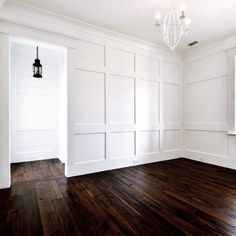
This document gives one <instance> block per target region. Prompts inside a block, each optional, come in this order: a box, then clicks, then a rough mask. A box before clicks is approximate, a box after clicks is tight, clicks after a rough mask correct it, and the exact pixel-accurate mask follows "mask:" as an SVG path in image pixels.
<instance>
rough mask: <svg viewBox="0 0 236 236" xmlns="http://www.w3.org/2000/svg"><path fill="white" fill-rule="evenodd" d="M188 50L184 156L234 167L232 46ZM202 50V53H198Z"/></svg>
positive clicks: (186, 58)
mask: <svg viewBox="0 0 236 236" xmlns="http://www.w3.org/2000/svg"><path fill="white" fill-rule="evenodd" d="M218 48H219V49H218V50H217V48H214V50H213V49H208V50H207V48H206V50H205V52H203V51H201V50H199V54H198V53H197V52H196V50H195V51H193V54H191V53H189V52H187V53H186V56H185V62H184V126H185V133H184V134H185V135H184V140H185V157H186V158H190V159H193V160H198V161H203V162H207V163H211V164H216V165H221V166H225V167H229V168H235V169H236V155H235V153H236V142H235V138H234V136H229V135H228V134H227V132H228V131H229V130H230V129H232V127H233V123H234V122H233V116H234V115H233V110H234V109H233V110H232V107H233V106H234V104H235V102H234V100H235V98H234V94H235V92H234V89H235V87H234V86H233V85H234V80H235V78H234V71H233V70H234V67H232V66H230V63H232V56H233V54H232V52H231V50H232V49H229V50H226V49H224V50H221V49H220V47H219V46H218ZM200 52H201V53H200Z"/></svg>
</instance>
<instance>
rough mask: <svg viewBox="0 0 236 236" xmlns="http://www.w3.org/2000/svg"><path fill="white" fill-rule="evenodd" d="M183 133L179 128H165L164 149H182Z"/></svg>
mask: <svg viewBox="0 0 236 236" xmlns="http://www.w3.org/2000/svg"><path fill="white" fill-rule="evenodd" d="M180 143H181V135H180V131H179V130H165V131H164V133H163V150H164V151H176V150H180V149H181V147H180Z"/></svg>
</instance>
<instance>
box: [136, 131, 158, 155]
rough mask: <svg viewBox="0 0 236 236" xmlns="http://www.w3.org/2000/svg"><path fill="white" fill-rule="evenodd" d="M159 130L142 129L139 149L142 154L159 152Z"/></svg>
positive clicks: (139, 137) (139, 135) (139, 134)
mask: <svg viewBox="0 0 236 236" xmlns="http://www.w3.org/2000/svg"><path fill="white" fill-rule="evenodd" d="M159 144H160V134H159V131H141V132H139V133H138V150H139V153H140V154H148V153H155V152H159V150H160V145H159Z"/></svg>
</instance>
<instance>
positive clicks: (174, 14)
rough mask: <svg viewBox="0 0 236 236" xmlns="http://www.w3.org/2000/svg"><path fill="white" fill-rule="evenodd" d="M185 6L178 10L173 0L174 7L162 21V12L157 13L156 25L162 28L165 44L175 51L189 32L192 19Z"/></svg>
mask: <svg viewBox="0 0 236 236" xmlns="http://www.w3.org/2000/svg"><path fill="white" fill-rule="evenodd" d="M185 11H186V9H185V6H184V5H182V7H181V9H180V10H177V9H176V8H175V6H174V0H172V9H171V10H170V12H169V13H168V14H167V15H166V16H165V17H164V20H163V21H162V22H161V14H160V13H159V12H158V13H156V17H155V18H156V24H155V25H156V26H157V27H159V28H160V29H161V32H162V35H163V39H164V42H165V44H166V45H167V46H168V47H169V48H170V50H171V51H174V50H175V48H176V47H177V46H178V44H179V43H180V41H181V39H182V37H183V36H184V35H186V34H187V33H188V32H189V29H190V19H189V18H188V17H186V14H185Z"/></svg>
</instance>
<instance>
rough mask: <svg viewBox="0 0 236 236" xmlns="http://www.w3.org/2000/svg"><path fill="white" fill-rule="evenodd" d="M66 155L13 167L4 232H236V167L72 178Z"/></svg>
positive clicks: (1, 213) (0, 222)
mask: <svg viewBox="0 0 236 236" xmlns="http://www.w3.org/2000/svg"><path fill="white" fill-rule="evenodd" d="M63 168H64V167H63V165H62V164H61V163H60V162H59V160H56V159H53V160H49V161H37V162H29V163H20V164H13V165H12V187H11V189H8V190H1V191H0V235H1V236H9V235H24V236H27V235H33V236H36V235H66V236H72V235H112V236H113V235H145V236H149V235H160V236H161V235H164V236H171V235H236V171H233V170H230V169H225V168H221V167H216V166H211V165H207V164H203V163H198V162H194V161H190V160H186V159H177V160H171V161H165V162H159V163H154V164H148V165H143V166H136V167H131V168H125V169H120V170H112V171H107V172H102V173H97V174H91V175H85V176H81V177H74V178H65V176H64V175H63Z"/></svg>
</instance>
